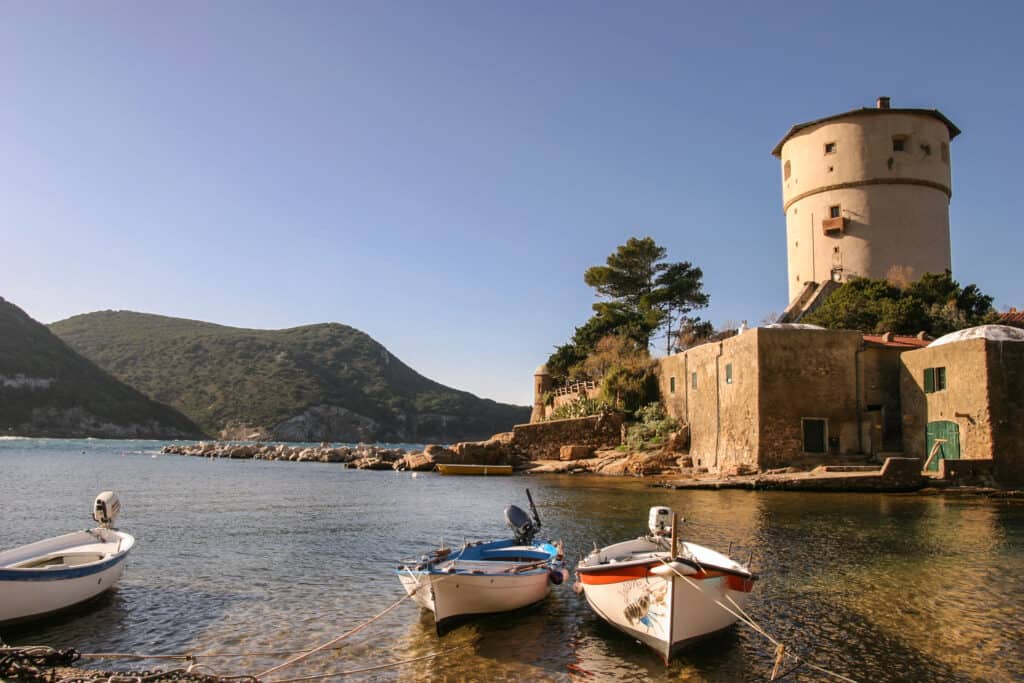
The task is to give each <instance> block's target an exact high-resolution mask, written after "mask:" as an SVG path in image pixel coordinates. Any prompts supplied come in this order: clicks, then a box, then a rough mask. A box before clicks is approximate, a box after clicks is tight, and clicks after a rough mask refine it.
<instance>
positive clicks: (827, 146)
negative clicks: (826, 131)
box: [825, 142, 836, 154]
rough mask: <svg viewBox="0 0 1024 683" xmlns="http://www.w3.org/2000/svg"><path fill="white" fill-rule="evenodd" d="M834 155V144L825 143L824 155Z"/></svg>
mask: <svg viewBox="0 0 1024 683" xmlns="http://www.w3.org/2000/svg"><path fill="white" fill-rule="evenodd" d="M835 153H836V143H834V142H826V143H825V154H835Z"/></svg>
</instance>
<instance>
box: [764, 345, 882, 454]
mask: <svg viewBox="0 0 1024 683" xmlns="http://www.w3.org/2000/svg"><path fill="white" fill-rule="evenodd" d="M756 333H757V335H758V340H759V344H758V346H759V355H760V362H759V366H758V374H759V382H760V384H759V391H760V400H759V405H760V420H759V421H760V425H761V434H760V444H759V445H760V452H759V454H758V455H759V457H758V461H759V463H760V467H761V469H771V468H774V467H780V466H783V465H786V464H788V462H789V461H790V460H791V459H792V458H793V456H796V455H802V454H805V451H804V440H803V420H804V419H805V418H818V419H824V420H825V421H826V428H827V433H826V450H827V454H829V455H839V454H844V453H847V454H848V453H860V452H861V450H862V449H861V443H860V425H859V420H858V417H859V415H858V395H857V362H858V360H857V352H858V351H859V350H860V348H861V345H862V343H863V338H862V336H861V333H860V332H855V331H846V330H803V329H771V328H759V329H758V330H756Z"/></svg>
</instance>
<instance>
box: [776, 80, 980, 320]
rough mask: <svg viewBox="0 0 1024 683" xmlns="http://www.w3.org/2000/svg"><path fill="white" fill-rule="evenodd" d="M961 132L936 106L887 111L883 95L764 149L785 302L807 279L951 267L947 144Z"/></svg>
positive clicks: (908, 276) (799, 128) (902, 275)
mask: <svg viewBox="0 0 1024 683" xmlns="http://www.w3.org/2000/svg"><path fill="white" fill-rule="evenodd" d="M959 134H960V129H958V128H957V127H956V126H955V125H953V122H952V121H950V120H949V119H947V118H946V117H945V116H943V115H942V114H941V113H939V111H937V110H935V109H893V108H892V107H891V106H890V102H889V98H888V97H879V98H878V101H877V102H876V106H875V107H873V108H869V107H865V108H863V109H854V110H852V111H848V112H844V113H842V114H835V115H833V116H828V117H825V118H823V119H817V120H815V121H809V122H807V123H801V124H797V125H795V126H793V127H792V128H791V129H790V130H789V132H788V133H786V135H785V137H783V138H782V140H781V141H780V142H779V144H778V145H776V146H775V149H773V150H772V154H773V155H774V156H775V157H777V158H778V159H779V161H780V162H781V165H782V169H781V170H782V206H783V211H784V212H785V214H786V250H787V254H788V260H789V274H788V277H789V298H790V300H791V301H793V300H794V299H796V298H797V297H798V296H799V295H800V294H801V292H803V291H804V290H805V288H806V287H807V286H808V283H809V282H813V283H819V284H820V283H822V282H827V281H829V280H831V281H834V282H845V281H846V280H848V279H849V278H850V277H858V276H859V277H870V278H892V277H894V276H895V277H897V278H899V279H903V280H916V279H918V278H920V277H921V276H922V275H924V274H925V273H942V272H944V271H946V270H949V269H950V267H951V258H950V245H949V200H950V197H951V196H952V183H951V180H950V177H951V176H950V161H949V159H950V156H949V143H950V141H951V140H952V139H953V138H955V137H956V136H957V135H959Z"/></svg>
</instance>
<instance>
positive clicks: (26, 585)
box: [0, 530, 135, 625]
mask: <svg viewBox="0 0 1024 683" xmlns="http://www.w3.org/2000/svg"><path fill="white" fill-rule="evenodd" d="M103 533H104V534H106V538H107V540H106V541H99V539H97V538H96V537H93V536H91V535H90V534H89V532H77V533H73V534H67V535H65V536H59V537H57V538H53V539H47V540H46V541H40V542H39V543H33V544H31V545H28V546H22V547H21V548H15V549H13V550H10V551H7V552H5V553H2V554H0V625H9V624H14V623H19V622H25V621H30V620H33V619H38V618H42V617H45V616H47V615H50V614H54V613H57V612H61V611H64V610H66V609H69V608H71V607H74V606H76V605H80V604H82V603H84V602H88V601H89V600H92V599H93V598H95V597H96V596H98V595H100V594H101V593H104V592H105V591H107V590H109V589H110V588H112V587H113V586H114V585H115V584H116V583H117V581H118V580H119V579H120V578H121V575H122V574H123V573H124V568H125V565H126V560H127V558H128V553H129V551H130V550H131V548H132V546H133V545H134V541H135V539H134V538H132V537H131V536H130V535H128V534H125V533H122V532H114V531H106V530H104V532H103ZM90 541H91V542H90Z"/></svg>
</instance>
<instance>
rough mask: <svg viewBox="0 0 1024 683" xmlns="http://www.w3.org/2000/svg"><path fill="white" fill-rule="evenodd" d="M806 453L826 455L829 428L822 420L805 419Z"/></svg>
mask: <svg viewBox="0 0 1024 683" xmlns="http://www.w3.org/2000/svg"><path fill="white" fill-rule="evenodd" d="M803 428H804V453H824V452H825V443H826V441H827V440H828V439H827V436H828V426H827V425H826V423H825V420H822V419H820V418H812V417H805V418H803Z"/></svg>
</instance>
